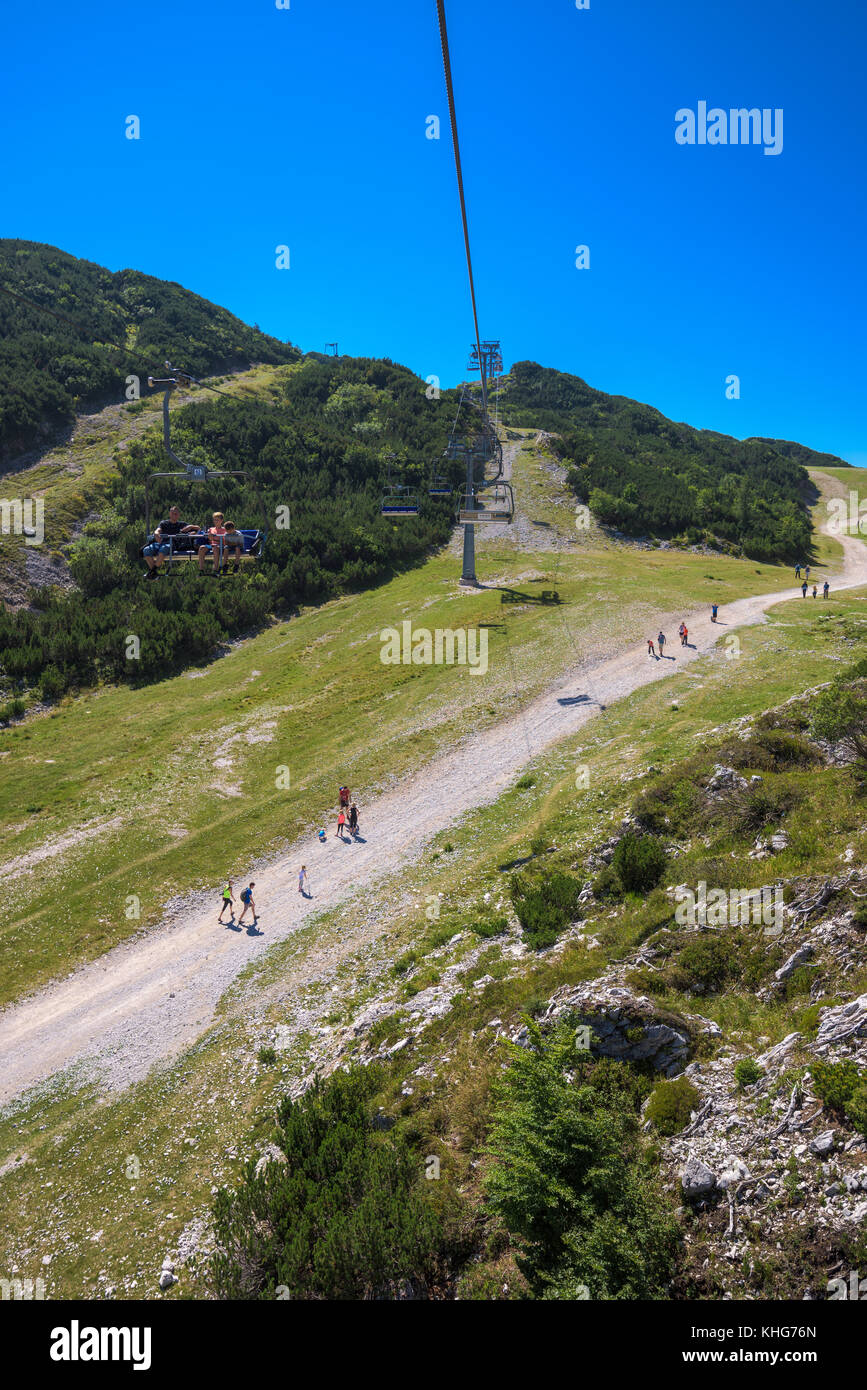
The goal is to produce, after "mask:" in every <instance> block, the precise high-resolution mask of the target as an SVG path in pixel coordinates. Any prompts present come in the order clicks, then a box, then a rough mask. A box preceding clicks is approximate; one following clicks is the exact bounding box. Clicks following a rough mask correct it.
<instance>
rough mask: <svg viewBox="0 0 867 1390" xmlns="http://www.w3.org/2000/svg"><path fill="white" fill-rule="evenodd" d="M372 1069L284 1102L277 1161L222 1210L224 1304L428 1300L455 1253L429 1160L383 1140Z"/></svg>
mask: <svg viewBox="0 0 867 1390" xmlns="http://www.w3.org/2000/svg"><path fill="white" fill-rule="evenodd" d="M376 1084H377V1076H376V1073H375V1072H374V1071H370V1070H365V1069H357V1070H355V1071H352V1072H350V1073H348V1074H347V1073H343V1072H337V1073H336V1075H334V1076H332V1077H331V1078H330V1079H329V1080H328V1081H327V1082H317V1083H316V1084H315V1085H314V1086H313V1087H312V1088H311V1089H310V1090H309V1091H307V1092H305V1094H304V1095H303V1096H302V1098H301V1099H300V1100H298V1101H293V1100H288V1099H287V1100H284V1101H283V1102H282V1104H281V1106H280V1110H279V1113H278V1117H277V1118H278V1128H277V1135H276V1141H277V1145H278V1147H279V1149H280V1151H281V1153H282V1155H283V1156H284V1158H285V1162H284V1161H281V1159H280V1158H278V1157H275V1158H273V1159H272V1161H271V1162H269V1163H268V1164H267V1165H266V1166H265V1167H264V1169H263V1170H262V1171H261V1173H260V1174H259V1176H258V1177H257V1175H256V1171H255V1169H256V1165H255V1163H253V1162H252V1161H251V1162H250V1163H248V1164H247V1166H246V1169H245V1171H244V1177H243V1181H242V1183H241V1185H240V1187H239V1188H238V1189H237V1191H229V1190H227V1189H225V1188H224V1189H223V1190H222V1191H221V1192H219V1193H218V1195H217V1198H216V1201H215V1203H214V1230H215V1235H216V1239H217V1244H218V1253H217V1254H216V1255H215V1256H214V1259H213V1263H212V1271H211V1277H212V1280H213V1286H214V1290H215V1292H216V1294H217V1296H218V1297H219V1298H227V1299H263V1300H266V1299H267V1300H270V1299H274V1298H286V1299H299V1298H301V1299H320V1298H327V1299H373V1298H396V1297H402V1296H406V1294H407V1292H408V1291H411V1292H412V1294H413V1295H414V1296H416V1297H421V1296H425V1295H429V1294H430V1293H431V1292H432V1291H433V1290H434V1289H435V1287H436V1285H437V1282H438V1280H439V1279H440V1277H441V1274H442V1269H443V1266H444V1260H445V1257H446V1253H447V1249H446V1246H447V1241H446V1235H445V1229H444V1225H443V1221H442V1218H441V1217H440V1216H439V1215H438V1214H437V1213H436V1212H435V1210H434V1208H433V1206H432V1204H431V1203H430V1202H429V1201H428V1200H427V1197H428V1194H427V1193H426V1192H425V1191H424V1179H423V1177H422V1173H423V1166H422V1163H421V1160H420V1159H419V1158H418V1157H417V1156H415V1155H414V1154H413V1153H412V1152H411V1151H410V1149H409V1148H408V1146H407V1145H406V1144H405V1143H404V1142H403V1141H402V1140H401V1139H399V1138H397V1137H395V1136H394V1135H392V1134H384V1135H377V1134H375V1133H374V1130H373V1126H372V1123H371V1116H370V1113H369V1106H368V1102H369V1100H370V1097H371V1095H372V1094H373V1093H374V1092H375V1090H376Z"/></svg>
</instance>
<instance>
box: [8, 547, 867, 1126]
mask: <svg viewBox="0 0 867 1390" xmlns="http://www.w3.org/2000/svg"><path fill="white" fill-rule="evenodd" d="M839 539H840V541H841V544H842V546H843V554H844V563H843V567H842V569H841V570H840V571H839V572H838V573H837V574H836V575H835V576H834V577H833V588H834V590H838V589H841V588H854V587H857V586H859V585H863V584H867V548H865V547H864V545H863V544H862V542H861V541H860V540H858V539H856V538H852V537H847V536H842V537H839ZM799 595H800V590H799V589H798V588H792V589H786V590H784V591H782V592H779V593H772V594H757V595H755V596H753V597H751V598H746V599H739V600H738V601H736V602H735V603H731V604H727V605H726V606H724V607H722V608H721V609H720V614H719V617H720V623H719V625H718V626H716V627H715V626H713V625H712V624H711V622H710V621H709V616H708V613H707V609H706V608H703V609H701V610H700V611H698V612H696V613H693V614H691V615H687V616H686V618H685V621H686V623H687V626H688V628H689V630H690V638H691V639H692V641H693V642H694V646H691V647H689V648H682V647H681V646H680V644H679V643H678V642H677V640H676V637H677V632H676V629H677V623H678V621H679V619H680V617H681V615H680V614H677V615H671V614H664V615H658V616H657V617H656V619H655V623H660V624H661V626H662V627H663V629H664V630H665V631H666V633H667V635H668V637H669V644H668V647H667V651H668V652H669V653H670V655H667V656H666V658H665V659H664V660H662V661H653V660H651V659H650V658H649V657H648V655H647V651H646V649H645V647H644V646H637V647H635V646H634V647H630V648H628V649H627V650H624V651H622V652H620V653H619V654H617V655H615V656H611V657H609V658H607V659H604V660H602V661H597V662H596V663H595V664H590V665H587V666H584V667H582V666H576V667H575V668H573V669H572V670H570V671H569V672H567V673H566V674H565V675H564V676H563V677H562V678H561V679H560V680H558V681H557V682H556V683H555V684H554V685H553V686H551V687H550V688H549V689H548V690H547V691H546V692H545V693H544V694H543V695H541V696H539V697H538V698H536V699H534V700H533V701H532V702H531V703H530V704H529V705H528V706H526V707H525V708H524V709H523V710H521V711H519V712H518V713H516V714H515V715H513V716H510V717H509V718H508V719H506V720H503V721H502V722H501V723H499V724H497V725H494V726H493V727H491V728H490V729H488V730H486V731H485V732H484V733H482V734H479V735H475V736H474V737H473V738H472V739H471V740H468V741H467V742H465V743H463V744H460V745H458V746H457V747H455V748H454V749H453V750H451V751H450V752H448V753H445V754H442V755H440V756H438V757H437V758H435V759H434V760H433V761H432V762H431V763H430V764H428V765H427V766H426V767H424V768H423V769H420V770H419V771H418V773H416V775H415V776H414V777H413V778H411V779H410V780H409V781H408V782H406V783H405V784H402V785H401V787H400V788H399V790H397V791H393V792H389V793H387V794H385V795H383V796H381V797H380V798H379V799H378V800H377V801H375V802H373V803H371V804H370V805H369V806H364V807H363V814H362V820H361V831H362V835H363V836H366V838H365V839H364V840H362V841H361V842H359V843H355V844H351V845H350V844H344V845H342V844H341V843H340V842H339V841H337V840H335V839H333V838H331V837H332V834H333V829H334V826H333V823H332V824H330V825H329V826H328V832H329V839H328V843H327V845H324V846H323V845H320V844H318V843H317V842H313V843H311V842H310V841H309V840H308V841H304V842H303V843H299V844H298V845H296V846H294V847H293V848H292V850H291V851H290V852H289V853H288V854H286V855H285V856H283V857H281V859H280V860H279V861H277V862H276V863H273V864H271V865H269V867H268V870H267V876H266V875H265V874H264V873H263V874H261V875H256V874H255V873H252V874H251V875H250V877H253V878H259V879H260V882H259V886H257V889H256V893H255V898H256V903H257V907H258V910H259V917H260V921H261V931H260V934H258V935H249V934H248V933H247V931H246V930H245V929H244V928H242V929H241V930H240V932H239V931H238V930H233V929H231V928H227V927H225V926H218V925H217V922H216V918H217V913H218V910H219V904H218V898H219V894H218V892H217V891H215V893H214V899H213V904H212V905H209V906H208V907H207V909H203V910H199V911H196V912H193V913H191V914H188V915H187V916H186V917H185V918H183V919H182V920H169V921H167V922H166V923H164V924H162V925H161V926H160V927H159V928H157V929H155V930H154V931H153V932H151V933H149V934H148V935H147V936H145V937H140V938H138V939H136V940H134V941H132V942H129V943H127V944H125V945H121V946H119V947H116V948H115V949H113V950H112V951H110V952H109V953H107V954H106V955H105V956H102V957H101V958H100V959H98V960H96V961H94V962H92V963H90V964H89V965H86V966H84V967H82V968H81V969H79V970H77V971H76V972H75V973H74V974H73V975H71V976H70V977H69V978H68V979H65V980H62V981H59V982H57V983H56V984H53V985H51V986H48V987H47V988H46V989H44V990H42V991H40V992H39V993H38V994H36V995H34V996H32V997H31V998H28V999H26V1000H24V1001H22V1002H21V1003H19V1004H16V1005H13V1006H11V1007H9V1008H8V1009H6V1010H5V1011H4V1012H3V1013H2V1014H0V1056H2V1057H3V1058H4V1066H3V1074H2V1080H0V1104H3V1103H7V1102H9V1101H10V1100H12V1099H13V1098H14V1097H16V1096H18V1095H20V1094H21V1093H22V1092H24V1091H26V1090H28V1089H29V1088H30V1087H33V1086H35V1085H37V1084H38V1083H40V1082H43V1081H45V1080H46V1079H48V1078H50V1077H51V1076H53V1075H54V1074H55V1073H57V1072H59V1071H62V1070H64V1069H66V1068H68V1067H71V1066H72V1065H73V1064H75V1066H76V1075H77V1076H80V1077H81V1078H82V1079H84V1078H85V1077H90V1078H93V1079H95V1080H97V1081H98V1083H99V1084H100V1085H102V1086H115V1087H119V1086H123V1085H125V1084H128V1083H130V1082H132V1081H135V1080H138V1079H140V1078H141V1077H143V1076H144V1075H146V1073H147V1072H148V1070H149V1069H150V1068H151V1067H152V1066H153V1065H154V1064H155V1063H157V1062H159V1061H161V1060H163V1059H165V1058H168V1057H170V1056H172V1055H173V1054H175V1053H177V1052H178V1051H179V1050H180V1049H181V1048H183V1047H184V1046H187V1045H189V1044H190V1043H191V1042H193V1041H194V1040H195V1038H196V1037H198V1036H199V1035H200V1034H201V1032H202V1031H203V1029H204V1028H205V1027H206V1026H207V1025H208V1024H209V1023H210V1022H211V1020H212V1018H213V1015H214V1009H215V1007H216V1005H217V1003H218V1001H219V999H220V997H221V995H222V994H223V993H224V991H225V990H226V989H227V988H228V986H229V985H230V984H231V983H232V981H233V980H234V979H235V977H236V976H237V974H238V973H239V971H240V970H241V969H243V968H244V967H245V966H246V965H248V964H249V963H250V962H251V961H253V960H255V959H257V958H258V957H260V956H261V955H262V953H263V952H264V951H266V950H267V949H268V948H269V946H271V945H272V944H273V943H274V942H275V941H280V940H282V939H284V938H286V937H288V936H290V935H292V933H293V932H296V931H298V929H299V928H300V927H302V926H303V925H304V924H305V921H306V920H307V919H308V918H309V917H310V915H311V914H312V913H315V912H319V911H322V910H323V909H328V908H331V907H334V906H336V905H337V904H338V903H340V902H341V901H344V900H345V899H346V898H348V897H349V896H350V895H352V894H354V893H355V892H357V891H359V890H361V891H363V892H365V893H368V894H369V893H370V892H374V891H376V885H377V882H378V881H380V880H381V879H383V878H384V877H386V876H390V875H392V874H395V873H397V872H399V871H400V870H401V868H403V867H405V866H406V865H407V864H409V863H411V862H412V861H414V860H415V859H416V858H417V857H418V855H419V852H420V851H421V850H422V848H423V847H424V845H425V844H426V843H427V842H429V841H430V839H431V838H432V837H433V836H434V835H435V834H437V833H438V832H439V831H441V830H444V829H446V828H447V827H448V826H449V825H451V824H453V823H454V822H455V821H456V820H458V819H459V818H460V817H461V816H463V815H465V814H466V813H467V812H469V811H472V810H473V809H475V808H477V807H480V806H483V805H485V804H487V803H489V802H491V801H493V800H495V799H496V797H497V796H499V795H500V793H501V792H502V791H503V790H504V788H506V787H507V786H508V785H509V784H510V783H511V782H512V781H513V780H514V779H515V777H517V776H518V775H519V774H520V772H521V770H522V769H523V768H524V767H526V765H527V764H528V762H530V761H531V760H532V759H533V758H535V757H537V756H538V755H539V754H541V753H543V752H544V751H545V750H547V749H549V748H550V747H551V746H552V745H554V744H556V743H557V742H558V741H560V740H562V739H565V738H568V737H569V736H570V735H573V734H575V733H576V732H577V731H578V730H579V729H581V727H582V726H583V725H584V724H586V723H587V721H588V720H590V719H591V718H592V717H593V716H594V714H595V713H596V712H597V711H598V710H599V709H600V708H603V707H606V706H608V705H610V704H611V703H612V702H614V701H616V700H619V699H621V698H622V697H623V696H625V695H628V694H629V693H630V692H632V691H634V690H637V689H639V688H640V687H642V686H645V685H649V684H650V683H651V682H652V681H658V680H664V679H665V678H666V677H667V676H669V675H672V674H674V673H676V672H677V671H679V670H682V669H683V667H684V666H685V665H687V664H689V663H690V662H692V661H695V660H696V659H697V658H698V657H700V656H703V655H705V654H706V653H707V652H709V651H710V650H711V648H712V647H713V645H714V643H715V642H717V641H718V640H719V639H720V638H722V637H724V636H725V635H727V634H729V633H731V632H732V631H733V630H734V629H735V628H737V627H743V626H746V625H749V624H754V623H758V622H761V621H763V617H764V614H765V612H766V611H767V609H769V608H771V607H772V606H773V605H775V604H778V603H782V602H785V601H786V600H787V599H791V598H795V597H798V596H799ZM807 601H808V602H812V601H813V600H812V599H808V600H807ZM818 601H819V602H821V599H820V600H818ZM302 861H303V862H304V863H306V865H307V867H308V871H309V874H310V878H311V886H312V890H313V898H312V900H310V901H308V900H306V899H304V898H302V897H301V896H300V895H299V894H298V891H297V874H298V869H299V867H300V865H301V863H302ZM359 931H361V928H359ZM312 955H314V956H315V951H314V952H312ZM310 968H311V973H310V978H311V979H313V978H316V973H315V971H316V967H315V965H314V962H313V961H311V962H310Z"/></svg>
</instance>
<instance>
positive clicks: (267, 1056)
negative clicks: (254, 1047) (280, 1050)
mask: <svg viewBox="0 0 867 1390" xmlns="http://www.w3.org/2000/svg"><path fill="white" fill-rule="evenodd" d="M256 1060H257V1061H258V1062H262V1063H263V1065H265V1066H266V1067H273V1065H274V1063H275V1062H276V1061H277V1053H276V1051H275V1049H274V1048H273V1047H260V1048H259V1051H258V1052H257V1053H256Z"/></svg>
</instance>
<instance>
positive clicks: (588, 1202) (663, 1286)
mask: <svg viewBox="0 0 867 1390" xmlns="http://www.w3.org/2000/svg"><path fill="white" fill-rule="evenodd" d="M511 1056H512V1061H511V1065H510V1066H509V1068H508V1069H507V1071H506V1072H505V1073H504V1074H503V1075H502V1077H500V1078H499V1079H498V1080H497V1081H495V1083H494V1114H493V1120H492V1127H491V1139H490V1143H489V1146H488V1150H487V1152H488V1154H489V1155H490V1158H491V1164H490V1167H489V1169H488V1171H487V1174H486V1177H485V1189H486V1192H487V1197H488V1202H489V1204H490V1207H491V1209H492V1210H493V1211H494V1213H495V1214H496V1215H497V1216H499V1218H500V1219H501V1221H502V1222H503V1224H504V1225H505V1226H506V1228H507V1229H508V1230H509V1232H510V1233H511V1236H512V1241H513V1244H514V1245H516V1246H517V1247H518V1253H517V1255H516V1260H517V1264H518V1268H519V1269H520V1271H521V1273H522V1274H523V1275H524V1277H525V1278H526V1279H527V1281H528V1284H529V1286H530V1290H531V1293H532V1295H533V1296H534V1297H536V1298H544V1299H574V1298H576V1297H580V1296H582V1295H581V1286H582V1285H583V1286H584V1287H585V1288H586V1289H587V1290H588V1291H589V1296H590V1297H591V1298H593V1299H613V1298H621V1299H659V1298H665V1297H666V1296H667V1289H668V1285H669V1282H670V1279H671V1277H672V1274H673V1272H674V1265H675V1258H676V1251H677V1247H678V1231H677V1227H676V1225H675V1223H674V1221H673V1220H672V1217H671V1215H670V1213H669V1211H668V1209H667V1206H666V1203H665V1201H664V1200H663V1198H662V1196H661V1194H660V1193H659V1192H658V1191H657V1189H656V1186H655V1182H654V1177H653V1174H652V1170H651V1167H650V1160H649V1157H648V1154H647V1152H646V1150H645V1149H644V1147H643V1146H642V1142H641V1137H640V1133H639V1119H638V1115H639V1108H640V1105H641V1101H642V1099H643V1096H644V1094H646V1089H647V1083H646V1082H644V1081H643V1080H642V1079H641V1078H638V1077H637V1076H636V1074H635V1073H634V1072H633V1071H632V1070H631V1069H630V1068H629V1067H628V1066H626V1065H625V1064H624V1063H622V1062H613V1061H610V1060H602V1061H598V1062H593V1061H592V1060H590V1059H588V1057H587V1054H586V1052H582V1051H580V1050H579V1048H578V1046H577V1040H576V1036H575V1030H574V1028H573V1027H571V1026H570V1025H569V1024H568V1023H567V1022H563V1023H561V1024H560V1026H559V1027H558V1028H557V1029H556V1030H554V1031H553V1032H552V1033H551V1034H550V1035H548V1036H547V1037H544V1038H543V1036H542V1034H541V1033H540V1031H539V1029H538V1027H537V1026H536V1025H532V1026H531V1028H530V1046H529V1047H528V1048H520V1047H513V1048H512V1049H511Z"/></svg>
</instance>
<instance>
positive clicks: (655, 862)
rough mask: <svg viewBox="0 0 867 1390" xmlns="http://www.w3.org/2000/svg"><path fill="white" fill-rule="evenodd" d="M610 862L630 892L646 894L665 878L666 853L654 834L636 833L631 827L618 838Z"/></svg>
mask: <svg viewBox="0 0 867 1390" xmlns="http://www.w3.org/2000/svg"><path fill="white" fill-rule="evenodd" d="M611 862H612V868H613V869H614V872H615V873H616V874H617V877H618V878H619V879H620V882H621V883H622V884H623V887H624V888H625V889H626V891H627V893H644V892H647V891H648V889H650V888H655V887H656V885H657V883H658V882H659V880H660V879H661V878H662V875H663V873H664V872H665V864H666V855H665V850H664V849H663V848H662V845H661V844H660V843H659V841H658V840H656V839H654V837H653V836H652V835H636V834H634V833H633V832H632V831H631V830H630V831H628V832H627V834H625V835H624V836H623V838H622V840H620V841H618V844H617V848H616V849H615V851H614V858H613V860H612V861H611Z"/></svg>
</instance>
